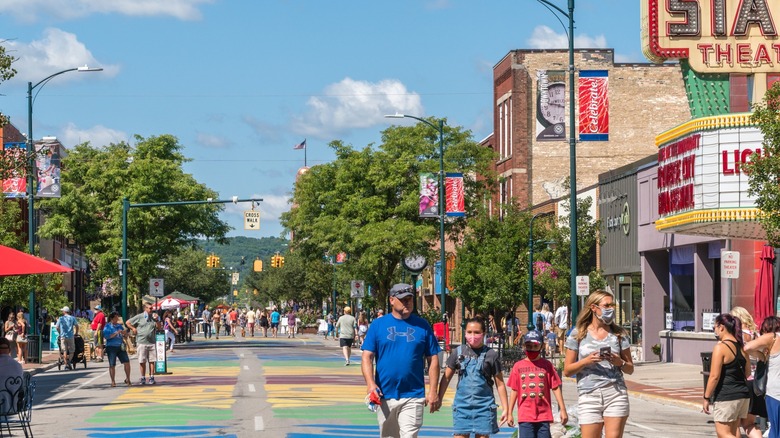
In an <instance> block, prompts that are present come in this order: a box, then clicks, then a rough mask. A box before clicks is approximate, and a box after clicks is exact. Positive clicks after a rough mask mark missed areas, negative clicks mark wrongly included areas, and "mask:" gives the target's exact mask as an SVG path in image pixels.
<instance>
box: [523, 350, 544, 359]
mask: <svg viewBox="0 0 780 438" xmlns="http://www.w3.org/2000/svg"><path fill="white" fill-rule="evenodd" d="M539 353H541V351H531V350H526V351H525V355H526V356H527V357H528V359H531V360H536V359H538V358H539Z"/></svg>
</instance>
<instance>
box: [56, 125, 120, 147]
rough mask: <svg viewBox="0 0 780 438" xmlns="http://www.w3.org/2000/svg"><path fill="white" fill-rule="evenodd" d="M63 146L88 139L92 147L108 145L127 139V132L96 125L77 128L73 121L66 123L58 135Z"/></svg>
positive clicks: (70, 145)
mask: <svg viewBox="0 0 780 438" xmlns="http://www.w3.org/2000/svg"><path fill="white" fill-rule="evenodd" d="M58 138H59V140H60V142H62V144H63V145H65V147H72V146H74V145H77V144H81V143H84V142H86V141H88V142H89V143H90V144H91V145H92V146H94V147H101V146H108V145H109V144H111V143H119V142H122V141H127V139H128V137H127V134H126V133H124V132H122V131H117V130H115V129H111V128H106V127H105V126H102V125H96V126H93V127H91V128H89V129H79V128H78V127H76V125H75V124H73V123H68V125H67V126H65V128H63V130H62V134H61V135H59V136H58Z"/></svg>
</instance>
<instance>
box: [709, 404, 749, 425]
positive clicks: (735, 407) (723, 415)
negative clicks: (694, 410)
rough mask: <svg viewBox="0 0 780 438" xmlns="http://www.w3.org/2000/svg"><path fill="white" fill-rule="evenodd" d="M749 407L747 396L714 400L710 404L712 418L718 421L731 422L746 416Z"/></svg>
mask: <svg viewBox="0 0 780 438" xmlns="http://www.w3.org/2000/svg"><path fill="white" fill-rule="evenodd" d="M749 407H750V399H749V398H741V399H739V400H729V401H716V402H715V403H713V404H712V419H713V420H715V421H717V422H718V423H731V422H734V421H737V420H740V419H742V418H745V417H747V414H748V408H749Z"/></svg>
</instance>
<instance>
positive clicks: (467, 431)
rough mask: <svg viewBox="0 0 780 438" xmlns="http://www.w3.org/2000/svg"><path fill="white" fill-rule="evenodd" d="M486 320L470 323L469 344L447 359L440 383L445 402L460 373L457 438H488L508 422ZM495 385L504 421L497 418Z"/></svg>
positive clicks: (455, 408)
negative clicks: (449, 387) (451, 382)
mask: <svg viewBox="0 0 780 438" xmlns="http://www.w3.org/2000/svg"><path fill="white" fill-rule="evenodd" d="M485 331H486V326H485V321H484V320H483V319H481V318H471V319H469V320H467V321H466V345H460V346H458V348H457V350H456V351H455V354H451V355H450V356H449V358H447V363H446V368H445V369H444V375H443V376H442V377H441V381H440V383H439V400H443V399H444V394H445V393H446V392H447V386H449V383H450V380H452V377H453V376H454V375H455V373H456V372H457V373H458V386H457V389H456V391H455V400H454V401H453V404H452V424H453V429H454V430H453V436H454V437H462V438H468V437H470V436H471V434H475V436H479V437H487V436H490V435H492V434H496V433H498V432H499V429H498V427H499V424H503V423H505V422H506V421H507V418H508V416H509V415H510V413H509V411H508V409H507V392H506V385H505V384H504V376H503V374H502V372H501V361H500V360H499V357H498V353H497V352H496V351H495V350H493V349H492V348H488V347H487V346H486V345H485V342H484V340H485ZM493 383H495V384H496V389H497V390H498V398H499V400H500V403H501V420H500V422H499V421H498V419H497V418H496V416H497V415H496V410H495V406H496V399H495V396H494V395H493Z"/></svg>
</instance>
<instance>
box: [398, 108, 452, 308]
mask: <svg viewBox="0 0 780 438" xmlns="http://www.w3.org/2000/svg"><path fill="white" fill-rule="evenodd" d="M385 117H387V118H390V119H403V118H404V117H406V118H408V119H415V120H418V121H420V122H422V123H425V124H426V125H428V126H430V127H431V128H433V129H436V130H438V131H439V243H440V245H441V248H440V251H439V266H440V271H441V275H440V276H439V279H440V280H441V281H440V284H439V287H440V288H441V314H442V316H445V315H446V314H447V282H446V277H447V269H446V266H445V265H446V260H445V257H446V254H445V251H444V212H445V205H444V203H445V200H444V196H445V195H444V119H439V126H436V125H434V124H433V123H431V122H429V121H428V120H425V119H422V118H420V117H415V116H410V115H408V114H397V113H396V114H390V115H386V116H385Z"/></svg>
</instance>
